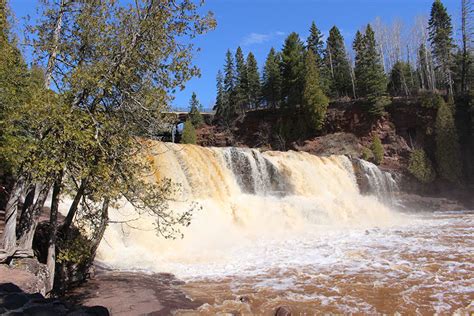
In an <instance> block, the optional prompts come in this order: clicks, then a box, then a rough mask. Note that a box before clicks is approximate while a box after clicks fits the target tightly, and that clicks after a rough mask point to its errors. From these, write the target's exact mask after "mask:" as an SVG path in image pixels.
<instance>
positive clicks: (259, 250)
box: [98, 143, 474, 314]
mask: <svg viewBox="0 0 474 316" xmlns="http://www.w3.org/2000/svg"><path fill="white" fill-rule="evenodd" d="M149 159H150V160H151V161H153V164H154V166H155V168H156V170H157V173H156V175H155V178H154V179H153V180H152V181H160V180H161V179H164V178H170V179H172V180H173V181H174V182H175V183H179V184H180V185H181V188H182V189H181V191H180V192H179V193H177V194H176V195H175V196H174V197H173V198H174V200H175V201H174V202H171V203H170V207H172V208H173V209H174V210H176V211H183V210H185V209H186V208H187V207H189V205H190V202H193V201H196V202H198V203H199V204H200V205H201V206H202V210H200V211H198V212H197V213H196V214H195V215H194V218H193V221H192V224H191V226H190V227H188V228H187V229H185V230H184V231H183V233H184V234H185V237H184V239H182V240H163V238H160V237H158V236H156V233H155V231H154V229H153V228H154V227H153V224H152V223H153V220H152V219H150V218H141V219H140V220H138V221H134V222H132V223H131V225H132V226H133V227H139V228H140V229H139V230H137V229H131V228H130V227H128V226H127V225H124V224H111V225H110V226H109V227H108V228H107V230H106V233H105V237H104V241H103V242H102V244H101V246H100V248H99V252H98V260H99V261H101V262H102V263H104V264H106V265H108V266H110V267H113V268H116V269H123V270H141V271H152V272H171V273H173V274H175V275H176V276H178V277H179V278H182V279H184V280H187V281H189V284H190V286H191V287H192V286H193V284H195V285H196V287H197V288H203V289H206V291H207V293H206V294H202V293H201V294H202V295H201V294H199V293H196V291H195V290H196V289H193V288H191V289H190V292H191V293H193V294H195V295H197V296H198V297H200V296H202V299H203V301H206V295H211V294H212V300H213V302H214V300H215V301H218V299H217V297H219V295H221V292H223V293H226V294H225V295H226V296H225V297H226V298H227V297H228V295H250V294H248V293H254V294H255V292H257V293H261V295H260V296H259V295H256V294H255V295H256V296H255V298H254V301H252V302H253V303H252V304H253V305H252V304H250V303H249V304H250V305H249V304H247V305H248V306H247V307H246V309H244V310H243V311H246V312H249V309H250V312H252V313H259V312H264V311H267V309H270V308H272V307H271V306H267V305H265V304H266V303H262V295H263V297H267V296H268V297H273V299H272V300H270V301H271V302H282V303H287V304H290V305H291V302H299V303H302V302H306V303H305V304H307V306H308V308H309V309H308V311H311V310H312V309H311V306H313V305H311V304H312V303H311V302H313V303H314V302H317V303H318V304H319V305H318V306H339V308H338V309H331V308H328V309H327V311H328V312H355V311H366V312H374V311H384V312H394V311H403V309H402V310H400V309H395V310H386V311H385V310H383V309H380V307H379V305H380V304H381V303H380V302H378V301H373V299H372V298H371V297H372V296H374V295H372V294H370V295H372V296H370V295H369V294H367V293H370V291H369V290H368V289H367V288H366V287H368V288H369V287H370V288H372V289H377V288H378V287H380V288H383V289H386V288H388V289H391V290H392V291H394V289H397V291H396V293H397V294H396V295H397V300H398V301H399V304H401V305H403V304H406V305H407V306H408V305H409V306H411V305H416V304H421V305H423V304H425V301H426V300H428V301H429V302H428V303H427V304H429V308H428V309H426V310H429V311H439V312H442V311H452V310H453V308H454V307H456V306H457V307H459V306H467V304H464V303H465V301H466V300H468V298H469V297H472V299H474V297H473V295H474V294H473V293H474V290H473V288H472V284H474V282H473V281H474V279H473V272H474V263H473V260H472V258H471V257H467V256H466V253H474V244H473V240H472V235H473V232H474V231H473V227H474V225H473V224H474V223H473V220H474V219H473V216H472V214H462V215H460V214H451V215H434V216H430V217H421V216H408V215H402V214H399V213H397V212H394V211H392V210H390V209H389V208H388V207H387V206H386V205H385V204H383V203H381V202H380V201H381V200H383V199H381V198H380V197H381V196H380V195H381V194H382V193H383V192H386V193H390V190H391V188H392V187H393V183H391V182H390V181H391V178H390V177H388V176H387V175H386V174H384V173H381V172H380V171H379V170H378V169H377V168H376V167H375V166H373V165H366V164H365V163H364V168H366V169H367V170H370V172H371V174H370V175H368V177H369V180H370V181H371V183H370V184H371V186H375V187H374V192H375V193H377V194H378V195H379V198H377V197H376V196H363V195H361V194H360V192H359V189H358V186H357V183H356V178H355V174H354V170H353V167H352V164H351V162H350V161H349V159H348V158H347V157H345V156H331V157H316V156H313V155H309V154H307V153H297V152H285V153H282V152H265V153H260V152H258V151H256V150H250V149H236V148H202V147H199V146H190V145H187V146H182V145H173V144H162V143H156V148H155V154H154V155H150V157H149ZM135 217H136V214H134V211H133V209H132V208H131V207H130V206H127V205H125V206H124V207H123V208H121V209H120V210H115V211H113V212H112V213H111V219H112V220H123V219H127V218H135ZM216 283H218V284H224V285H225V287H226V291H223V290H222V288H220V287H219V288H218V291H215V287H214V286H213V285H214V284H216ZM345 283H350V284H352V285H354V286H356V285H358V286H360V287H361V289H362V290H360V291H359V292H360V293H359V295H358V294H357V293H352V292H351V291H349V290H348V289H347V288H346V287H344V285H343V284H345ZM427 289H429V291H428V292H426V291H427ZM387 291H389V290H387ZM430 291H433V293H432V292H430ZM198 292H199V291H198ZM389 292H390V291H389ZM419 292H423V293H424V292H426V293H427V294H426V295H425V294H424V295H423V296H422V297H423V299H421V301H417V299H419V297H418V296H417V295H415V294H414V293H419ZM362 293H365V294H362ZM254 294H252V295H254ZM433 295H437V296H436V297H435V296H433ZM449 295H451V298H450V296H449ZM382 296H383V295H382ZM209 300H211V298H209ZM398 301H397V302H398ZM453 302H455V303H453ZM221 303H222V304H220V303H216V304H217V305H216V306H215V307H213V305H209V306H207V307H208V308H207V309H204V310H203V312H204V313H209V314H213V313H215V312H219V311H225V306H226V303H225V300H224V298H223V301H222V302H221ZM456 304H457V305H456ZM463 304H464V305H463ZM385 305H386V304H385V303H384V304H382V305H380V306H385ZM232 306H233V305H232ZM232 308H234V307H232ZM301 311H303V312H306V310H304V309H303V310H301ZM405 311H412V310H405Z"/></svg>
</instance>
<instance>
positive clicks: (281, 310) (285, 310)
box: [275, 306, 291, 316]
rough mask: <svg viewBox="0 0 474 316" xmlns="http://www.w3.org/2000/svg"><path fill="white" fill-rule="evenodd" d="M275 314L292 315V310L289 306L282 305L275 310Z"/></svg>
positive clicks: (278, 315)
mask: <svg viewBox="0 0 474 316" xmlns="http://www.w3.org/2000/svg"><path fill="white" fill-rule="evenodd" d="M275 316H291V310H290V308H289V307H288V306H280V307H278V308H277V310H276V311H275Z"/></svg>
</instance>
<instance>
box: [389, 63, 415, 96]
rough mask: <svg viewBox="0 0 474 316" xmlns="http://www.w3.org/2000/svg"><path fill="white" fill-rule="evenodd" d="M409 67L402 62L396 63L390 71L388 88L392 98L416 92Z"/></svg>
mask: <svg viewBox="0 0 474 316" xmlns="http://www.w3.org/2000/svg"><path fill="white" fill-rule="evenodd" d="M415 77H416V76H415V74H414V71H413V69H412V67H411V65H410V64H409V63H407V62H404V61H397V62H396V63H395V65H393V68H392V70H391V71H390V81H389V83H388V88H389V91H390V93H391V94H392V95H393V96H409V95H411V94H412V93H413V92H416V88H417V84H416V82H415Z"/></svg>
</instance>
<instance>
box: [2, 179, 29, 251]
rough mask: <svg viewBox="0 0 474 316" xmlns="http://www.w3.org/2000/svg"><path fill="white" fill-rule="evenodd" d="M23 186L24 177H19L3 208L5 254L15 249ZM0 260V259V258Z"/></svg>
mask: <svg viewBox="0 0 474 316" xmlns="http://www.w3.org/2000/svg"><path fill="white" fill-rule="evenodd" d="M24 186H25V179H24V177H22V176H20V177H19V178H18V180H17V181H16V182H15V184H14V185H13V188H12V191H11V193H10V196H9V198H8V202H7V205H6V207H5V227H4V229H3V238H2V239H3V248H4V250H5V252H6V253H7V254H10V255H11V254H13V252H14V251H15V249H16V220H17V216H18V204H19V202H20V200H21V195H22V191H23V189H24ZM0 260H1V258H0Z"/></svg>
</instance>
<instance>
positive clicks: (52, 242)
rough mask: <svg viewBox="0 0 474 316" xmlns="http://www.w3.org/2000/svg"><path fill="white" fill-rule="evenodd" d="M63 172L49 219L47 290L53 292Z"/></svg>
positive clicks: (56, 182)
mask: <svg viewBox="0 0 474 316" xmlns="http://www.w3.org/2000/svg"><path fill="white" fill-rule="evenodd" d="M61 187H62V174H61V175H60V176H59V177H58V179H57V180H56V181H55V182H54V185H53V197H52V200H51V215H50V219H49V223H50V232H49V240H48V257H47V260H46V266H47V268H48V272H49V279H48V286H47V289H46V292H51V290H52V289H53V286H54V274H55V270H56V234H57V230H58V225H57V223H58V210H59V196H60V195H61Z"/></svg>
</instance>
